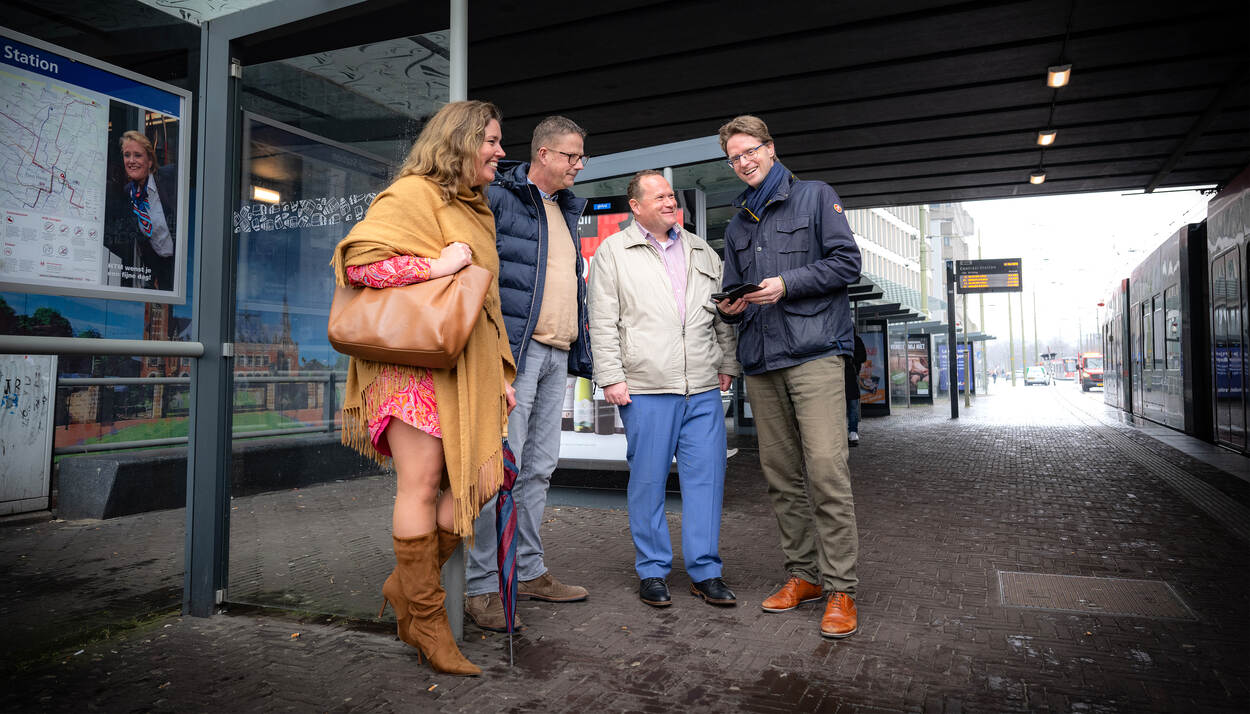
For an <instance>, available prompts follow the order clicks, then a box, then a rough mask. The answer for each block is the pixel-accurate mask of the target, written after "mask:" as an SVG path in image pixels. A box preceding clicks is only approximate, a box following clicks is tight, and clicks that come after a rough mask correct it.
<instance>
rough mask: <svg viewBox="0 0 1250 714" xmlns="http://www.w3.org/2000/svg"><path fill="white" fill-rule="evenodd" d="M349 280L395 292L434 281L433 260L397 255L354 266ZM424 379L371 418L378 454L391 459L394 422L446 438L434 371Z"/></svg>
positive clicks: (388, 370) (412, 380)
mask: <svg viewBox="0 0 1250 714" xmlns="http://www.w3.org/2000/svg"><path fill="white" fill-rule="evenodd" d="M347 279H348V280H350V281H351V282H352V283H353V284H355V285H364V286H367V287H371V288H395V287H399V286H401V285H411V284H413V283H420V282H423V281H425V280H429V279H430V259H429V258H418V257H416V256H414V255H397V256H395V257H393V258H387V259H386V260H383V261H379V262H377V263H370V264H368V265H352V266H348V268H347ZM398 374H399V370H397V369H395V368H394V367H391V366H386V367H383V368H382V372H381V374H379V375H378V377H379V378H383V377H395V376H398ZM419 374H420V376H419V377H418V376H411V377H409V378H408V384H407V385H406V386H405V387H404V388H403V389H401V390H399V391H397V392H395V393H394V394H392V395H391V397H390V398H389V399H387V400H386V401H385V402H383V404H382V406H381V407H379V408H378V411H377V413H376V414H371V415H370V416H369V440H370V441H372V442H373V448H375V449H377V450H378V453H380V454H383V455H386V456H390V455H391V447H390V444H388V443H387V442H386V426H387V425H388V424H390V421H391V418H392V417H394V418H397V419H399V420H400V421H402V422H404V423H405V424H408V425H409V426H412V427H415V428H417V429H420V430H421V431H424V432H425V433H427V434H429V435H430V436H433V437H436V438H439V439H441V438H443V430H442V428H441V427H440V426H439V423H438V402H437V401H435V399H434V377H433V376H432V375H431V374H430V370H428V369H421V370H419Z"/></svg>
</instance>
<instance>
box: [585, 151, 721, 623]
mask: <svg viewBox="0 0 1250 714" xmlns="http://www.w3.org/2000/svg"><path fill="white" fill-rule="evenodd" d="M628 194H629V207H630V210H631V211H633V213H634V223H633V224H631V225H630V226H629V227H627V228H626V229H625V230H623V231H621V232H620V233H616V234H613V235H611V236H609V237H608V238H607V239H606V240H605V241H604V242H603V243H602V244H601V245H600V246H599V249H598V250H597V251H596V252H595V256H594V258H593V259H592V260H591V263H590V290H589V296H588V302H589V305H590V344H591V350H592V353H593V355H594V370H595V381H596V382H597V383H598V384H599V385H600V386H601V387H603V392H604V397H605V398H606V399H607V401H608V402H610V403H612V404H615V405H617V407H618V408H619V409H620V413H621V421H622V422H623V423H624V425H625V438H626V440H627V442H628V447H627V450H626V458H627V459H628V461H629V529H630V532H631V534H632V535H633V539H634V549H635V552H636V556H635V561H634V567H635V569H636V570H637V572H638V577H639V580H640V582H639V588H638V596H639V598H640V599H641V600H642V601H643V602H644V603H646V604H648V605H652V606H654V607H665V606H667V605H670V604H672V598H671V596H670V595H669V591H668V583H667V577H668V574H669V572H670V571H671V570H672V567H673V546H672V543H671V541H670V540H669V536H668V522H667V521H666V520H665V518H664V485H665V483H666V482H667V480H668V472H669V466H670V464H671V463H672V460H673V456H674V455H676V457H677V470H678V475H679V477H680V481H681V500H682V527H681V538H682V552H683V554H684V555H685V561H686V572H687V573H688V574H689V575H690V580H691V585H690V592H691V593H692V594H694V595H696V596H698V597H702V598H703V599H704V600H705V601H707V602H709V603H711V604H714V605H733V604H735V602H736V600H735V598H734V594H733V591H731V590H730V589H729V588H728V587H727V586H726V585H725V581H724V580H723V579H721V559H720V548H719V541H720V517H721V501H722V499H723V496H724V491H725V414H724V409H723V408H722V406H721V400H720V391H719V390H724V389H728V388H729V384H730V382H731V381H732V380H733V377H734V375H737V374H738V363H737V361H736V360H735V358H734V352H735V347H736V341H735V337H734V331H733V328H731V327H730V326H729V325H726V324H725V323H724V322H723V321H722V320H721V318H720V315H719V313H717V311H716V306H715V305H714V304H713V303H712V297H711V296H712V293H713V292H716V291H718V290H720V284H721V260H720V256H718V255H717V254H716V252H715V251H713V250H712V249H711V247H709V246H708V244H707V243H706V242H705V241H704V240H703V239H702V238H700V237H699V236H697V235H695V234H693V233H690V232H689V231H686V230H683V229H682V228H681V226H680V225H678V220H677V198H676V196H675V195H674V193H673V189H672V188H671V187H670V186H669V184H668V181H666V180H665V179H664V176H663V175H662V174H660V173H659V172H658V171H642V172H639V173H638V174H637V175H635V176H634V178H633V179H632V180H631V181H630V183H629V189H628ZM718 388H719V389H718Z"/></svg>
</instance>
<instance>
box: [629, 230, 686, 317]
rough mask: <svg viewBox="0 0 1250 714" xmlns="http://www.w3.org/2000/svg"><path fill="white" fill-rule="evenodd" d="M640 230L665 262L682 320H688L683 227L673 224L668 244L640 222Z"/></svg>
mask: <svg viewBox="0 0 1250 714" xmlns="http://www.w3.org/2000/svg"><path fill="white" fill-rule="evenodd" d="M638 230H640V231H642V237H643V238H646V239H647V242H648V243H650V244H651V245H652V247H654V248H655V249H656V250H657V251H658V252H659V253H660V260H661V261H662V262H663V263H664V272H666V273H668V280H669V282H670V283H672V284H673V300H674V301H675V302H676V303H677V314H678V315H680V316H681V321H682V323H683V324H684V323H685V322H686V253H685V250H684V249H683V248H682V245H681V229H679V228H678V227H677V226H673V227H672V228H670V229H669V230H668V237H669V241H668V245H661V244H660V241H658V240H656V238H655V236H653V235H651V232H650V231H648V230H647V229H646V228H643V227H642V224H641V223H639V224H638Z"/></svg>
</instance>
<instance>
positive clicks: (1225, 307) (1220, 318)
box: [1211, 248, 1246, 449]
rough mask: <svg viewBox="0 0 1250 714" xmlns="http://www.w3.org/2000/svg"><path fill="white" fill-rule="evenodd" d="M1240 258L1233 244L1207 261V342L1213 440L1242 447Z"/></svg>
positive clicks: (1242, 391) (1243, 441) (1243, 412)
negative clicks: (1212, 392) (1212, 376)
mask: <svg viewBox="0 0 1250 714" xmlns="http://www.w3.org/2000/svg"><path fill="white" fill-rule="evenodd" d="M1242 320H1243V318H1242V301H1241V261H1240V251H1239V250H1238V249H1236V248H1234V249H1233V250H1231V251H1229V252H1228V253H1225V254H1224V255H1222V256H1220V257H1218V258H1216V259H1214V260H1212V261H1211V342H1212V345H1213V346H1214V349H1213V350H1212V359H1213V360H1214V362H1215V364H1214V370H1213V371H1214V374H1215V440H1216V441H1218V442H1220V443H1222V444H1227V445H1228V446H1232V447H1234V448H1238V449H1243V448H1245V446H1246V413H1245V389H1244V386H1243V381H1244V377H1243V374H1244V368H1243V359H1244V357H1243V347H1244V345H1243V343H1242V342H1243V338H1242V330H1243V325H1242Z"/></svg>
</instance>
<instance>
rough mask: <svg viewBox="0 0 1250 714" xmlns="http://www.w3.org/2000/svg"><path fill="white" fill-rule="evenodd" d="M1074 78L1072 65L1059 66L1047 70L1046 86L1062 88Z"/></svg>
mask: <svg viewBox="0 0 1250 714" xmlns="http://www.w3.org/2000/svg"><path fill="white" fill-rule="evenodd" d="M1071 78H1072V65H1070V64H1057V65H1055V66H1054V67H1048V68H1047V69H1046V86H1048V87H1062V86H1064V85H1065V84H1067V83H1068V80H1069V79H1071Z"/></svg>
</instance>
